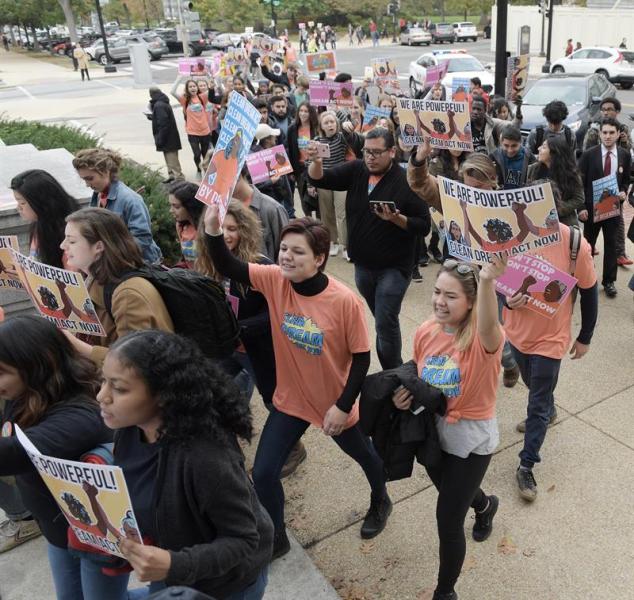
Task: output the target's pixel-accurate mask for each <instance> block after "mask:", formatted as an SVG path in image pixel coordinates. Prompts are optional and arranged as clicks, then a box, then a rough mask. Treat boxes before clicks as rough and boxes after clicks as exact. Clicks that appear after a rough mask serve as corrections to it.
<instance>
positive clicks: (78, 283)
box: [11, 250, 106, 336]
mask: <svg viewBox="0 0 634 600" xmlns="http://www.w3.org/2000/svg"><path fill="white" fill-rule="evenodd" d="M11 255H12V256H13V264H14V266H15V267H16V269H17V272H18V275H19V277H20V281H21V282H22V285H23V286H24V290H25V291H26V293H27V294H28V295H29V296H30V297H31V300H32V301H33V304H34V305H35V308H36V309H37V310H38V312H39V313H40V315H42V316H43V317H44V318H45V319H48V320H49V321H50V322H51V323H53V324H54V325H55V326H57V327H58V328H60V329H66V330H68V331H70V332H71V333H85V334H88V335H99V336H105V335H106V332H105V330H104V328H103V326H102V324H101V323H100V322H99V319H98V318H97V313H96V312H95V307H94V305H93V303H92V300H91V299H90V295H89V294H88V289H87V288H86V283H85V282H84V278H83V276H82V274H81V273H75V272H74V271H67V270H66V269H59V268H57V267H52V266H50V265H45V264H44V263H41V262H38V261H36V260H34V259H32V258H31V257H29V256H24V255H23V254H20V253H19V252H16V251H15V250H11Z"/></svg>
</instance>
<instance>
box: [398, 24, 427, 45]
mask: <svg viewBox="0 0 634 600" xmlns="http://www.w3.org/2000/svg"><path fill="white" fill-rule="evenodd" d="M400 43H401V46H402V45H403V44H407V45H408V46H413V45H414V44H426V45H427V46H429V44H431V33H429V31H427V30H426V29H423V28H422V27H406V28H405V29H404V30H403V31H401V39H400Z"/></svg>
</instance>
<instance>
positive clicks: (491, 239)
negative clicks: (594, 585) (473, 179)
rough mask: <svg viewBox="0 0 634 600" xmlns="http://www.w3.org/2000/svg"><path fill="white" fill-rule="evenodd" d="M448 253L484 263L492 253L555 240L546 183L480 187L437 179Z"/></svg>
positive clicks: (556, 232) (556, 234)
mask: <svg viewBox="0 0 634 600" xmlns="http://www.w3.org/2000/svg"><path fill="white" fill-rule="evenodd" d="M437 179H438V190H439V192H440V199H441V202H442V212H443V217H444V220H445V224H446V226H447V244H448V247H449V253H450V254H451V255H452V256H455V257H456V258H460V259H462V260H467V261H471V262H476V263H479V264H486V263H488V262H491V255H492V254H494V253H502V252H503V253H505V254H507V255H510V256H517V255H518V254H523V253H525V252H528V251H530V250H539V249H540V248H544V247H546V246H551V245H554V244H559V243H560V241H561V238H560V235H559V219H558V217H557V210H556V208H555V200H554V198H553V193H552V188H551V187H550V183H545V184H541V185H533V186H530V187H524V188H519V189H515V190H480V189H476V188H472V187H469V186H467V185H464V184H462V183H459V182H457V181H454V180H452V179H447V178H445V177H438V178H437Z"/></svg>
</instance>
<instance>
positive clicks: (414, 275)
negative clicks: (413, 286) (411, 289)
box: [412, 267, 423, 283]
mask: <svg viewBox="0 0 634 600" xmlns="http://www.w3.org/2000/svg"><path fill="white" fill-rule="evenodd" d="M412 281H414V282H416V283H422V282H423V276H422V275H421V274H420V271H419V269H418V267H414V270H413V271H412Z"/></svg>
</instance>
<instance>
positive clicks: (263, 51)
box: [251, 35, 284, 56]
mask: <svg viewBox="0 0 634 600" xmlns="http://www.w3.org/2000/svg"><path fill="white" fill-rule="evenodd" d="M283 47H284V43H283V42H282V40H277V39H274V38H271V37H269V36H268V35H267V36H263V35H259V36H258V37H255V38H253V42H252V45H251V52H255V53H256V54H259V55H260V56H271V55H272V54H277V53H278V51H280V50H281V49H282V48H283Z"/></svg>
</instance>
